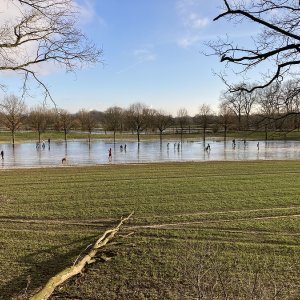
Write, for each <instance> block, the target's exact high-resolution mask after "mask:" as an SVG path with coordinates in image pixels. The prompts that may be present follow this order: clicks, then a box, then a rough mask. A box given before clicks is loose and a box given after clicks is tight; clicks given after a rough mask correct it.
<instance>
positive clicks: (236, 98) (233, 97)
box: [220, 84, 244, 130]
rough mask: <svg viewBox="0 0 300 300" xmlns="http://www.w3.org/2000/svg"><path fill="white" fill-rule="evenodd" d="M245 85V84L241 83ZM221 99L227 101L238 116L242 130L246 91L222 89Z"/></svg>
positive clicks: (238, 125)
mask: <svg viewBox="0 0 300 300" xmlns="http://www.w3.org/2000/svg"><path fill="white" fill-rule="evenodd" d="M240 85H243V84H239V86H240ZM220 100H221V102H223V103H226V106H227V107H228V108H230V109H231V110H232V112H233V113H234V114H235V115H236V117H237V128H238V130H241V126H242V116H243V109H244V93H243V92H242V91H240V90H238V89H237V90H236V91H235V92H230V91H228V90H227V91H222V92H221V96H220Z"/></svg>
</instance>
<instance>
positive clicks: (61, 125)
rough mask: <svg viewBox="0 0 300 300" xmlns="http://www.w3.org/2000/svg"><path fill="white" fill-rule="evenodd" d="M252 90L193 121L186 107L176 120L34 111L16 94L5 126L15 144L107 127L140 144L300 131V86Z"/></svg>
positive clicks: (203, 110) (0, 113) (153, 114)
mask: <svg viewBox="0 0 300 300" xmlns="http://www.w3.org/2000/svg"><path fill="white" fill-rule="evenodd" d="M240 87H243V88H244V89H241V88H240ZM247 88H251V84H246V83H240V84H239V87H237V88H236V91H235V92H232V91H228V90H227V91H222V92H221V95H220V99H219V107H218V111H217V112H216V111H213V109H212V106H211V105H210V104H202V105H200V106H199V109H198V113H197V114H195V115H194V116H190V115H189V114H188V111H187V109H185V108H180V109H179V110H178V111H177V114H176V116H172V115H171V114H168V113H166V112H164V111H162V110H156V109H153V108H150V107H148V106H147V105H146V104H143V103H140V102H137V103H133V104H131V105H129V107H128V108H122V107H119V106H112V107H109V108H108V109H106V110H105V111H96V110H93V111H87V110H86V109H81V110H79V111H78V112H76V113H73V114H72V113H70V112H68V111H67V110H65V109H59V108H48V107H47V106H45V105H36V106H34V107H31V108H28V107H27V106H26V104H25V102H24V101H23V100H22V99H21V98H18V97H17V96H15V95H10V96H5V97H4V98H3V100H2V101H1V102H0V124H1V126H2V129H6V130H9V131H10V132H11V135H12V143H13V144H14V143H15V133H16V132H17V131H18V130H21V129H22V130H33V131H36V132H37V134H38V140H39V141H40V139H41V134H42V133H43V132H45V131H46V130H54V131H57V132H63V133H64V139H65V140H67V134H68V133H69V132H70V131H71V130H82V131H85V132H87V133H88V139H89V141H90V139H91V134H92V132H93V131H94V130H95V129H97V128H101V129H102V130H104V131H105V132H107V131H109V132H112V133H113V138H114V141H115V139H116V134H117V133H122V132H132V133H135V134H136V135H137V140H138V142H139V141H140V135H141V134H142V133H155V134H159V136H160V139H162V136H163V134H165V133H177V134H180V135H181V139H182V138H183V134H185V133H199V132H201V133H202V136H203V139H204V140H205V138H206V134H207V133H208V132H214V133H222V134H223V136H224V138H226V136H227V133H228V131H245V130H246V131H249V130H251V131H264V132H265V136H266V139H267V138H268V132H270V131H280V132H285V133H287V132H290V131H293V130H299V127H300V118H299V108H300V96H299V93H297V92H296V91H297V90H298V89H299V82H298V81H296V80H289V81H286V82H285V83H281V84H280V83H273V84H271V85H269V86H268V87H266V88H265V89H257V90H255V91H253V92H252V93H248V92H247V91H245V89H247Z"/></svg>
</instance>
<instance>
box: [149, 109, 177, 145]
mask: <svg viewBox="0 0 300 300" xmlns="http://www.w3.org/2000/svg"><path fill="white" fill-rule="evenodd" d="M153 122H154V124H153V125H154V127H155V128H157V129H158V130H159V137H160V142H162V134H163V132H164V131H165V130H166V129H167V128H168V127H170V126H171V125H172V124H173V118H172V116H171V115H168V114H166V113H165V112H163V111H162V110H160V111H156V112H155V114H154V120H153Z"/></svg>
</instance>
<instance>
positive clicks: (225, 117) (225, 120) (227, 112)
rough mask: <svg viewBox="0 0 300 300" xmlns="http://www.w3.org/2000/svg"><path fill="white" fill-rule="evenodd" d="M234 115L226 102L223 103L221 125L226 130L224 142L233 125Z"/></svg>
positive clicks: (220, 109)
mask: <svg viewBox="0 0 300 300" xmlns="http://www.w3.org/2000/svg"><path fill="white" fill-rule="evenodd" d="M233 118H234V114H233V112H232V110H231V109H230V108H229V107H228V105H227V103H226V102H222V103H221V104H220V106H219V123H220V124H221V126H222V127H223V129H224V140H226V138H227V131H228V129H229V126H230V125H231V124H232V123H233Z"/></svg>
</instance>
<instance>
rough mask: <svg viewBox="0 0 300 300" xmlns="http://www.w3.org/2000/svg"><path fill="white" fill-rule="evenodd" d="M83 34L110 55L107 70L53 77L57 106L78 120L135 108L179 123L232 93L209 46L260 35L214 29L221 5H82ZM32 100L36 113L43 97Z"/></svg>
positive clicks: (121, 0)
mask: <svg viewBox="0 0 300 300" xmlns="http://www.w3.org/2000/svg"><path fill="white" fill-rule="evenodd" d="M77 3H78V5H79V7H80V11H81V16H80V26H81V27H82V30H83V31H84V32H85V33H86V34H87V35H88V36H89V38H91V39H92V40H93V41H94V42H95V43H96V44H97V45H98V46H99V47H101V48H102V49H103V57H102V61H103V64H98V65H96V66H94V67H92V68H89V69H84V70H79V71H78V72H77V73H76V75H74V74H66V73H64V71H63V70H61V71H57V70H55V71H53V72H52V71H49V72H45V73H46V74H47V75H44V76H43V77H42V79H43V81H44V82H45V83H46V84H47V85H48V86H49V89H50V91H51V93H52V96H53V98H54V100H55V102H56V104H57V105H58V106H59V107H61V108H65V109H67V110H69V111H70V112H76V111H77V110H79V109H81V108H85V109H88V110H90V109H96V110H101V111H104V110H105V109H107V108H108V107H110V106H114V105H118V106H121V107H123V108H127V107H128V106H129V105H130V104H132V103H135V102H142V103H145V104H146V105H148V106H150V107H152V108H155V109H162V110H164V111H165V112H167V113H171V114H173V115H174V116H175V115H176V114H177V111H178V110H179V109H180V108H183V107H184V108H186V109H187V110H188V113H189V114H190V115H195V114H197V113H198V110H199V106H200V105H201V104H203V103H206V104H211V105H212V107H213V108H215V109H217V106H218V102H219V95H220V91H221V90H222V89H224V88H225V86H224V85H223V83H222V82H221V80H220V79H219V78H218V77H216V76H215V75H213V72H212V70H214V71H216V72H218V71H220V70H222V69H223V67H224V66H222V64H221V63H220V62H219V59H218V58H217V57H207V56H204V55H203V54H202V53H201V51H202V50H206V51H209V49H207V48H205V46H204V42H205V41H208V40H212V39H215V38H217V37H218V36H221V37H222V36H225V35H226V34H227V33H229V34H231V35H233V36H235V39H236V40H238V41H243V39H247V38H249V35H250V34H251V32H253V30H255V29H254V28H251V27H249V26H248V25H247V24H245V25H244V24H240V25H238V26H233V25H232V24H229V23H227V22H225V21H218V22H212V19H213V18H214V17H215V16H216V15H217V14H218V12H220V5H221V4H222V1H221V0H78V1H77ZM32 94H33V95H34V96H35V97H34V98H32V99H27V101H28V103H29V105H32V104H35V103H36V102H38V101H41V98H42V97H41V95H39V94H38V93H36V94H35V93H34V92H32Z"/></svg>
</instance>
